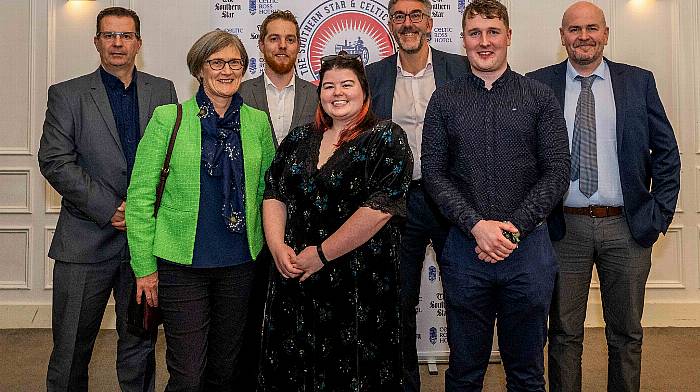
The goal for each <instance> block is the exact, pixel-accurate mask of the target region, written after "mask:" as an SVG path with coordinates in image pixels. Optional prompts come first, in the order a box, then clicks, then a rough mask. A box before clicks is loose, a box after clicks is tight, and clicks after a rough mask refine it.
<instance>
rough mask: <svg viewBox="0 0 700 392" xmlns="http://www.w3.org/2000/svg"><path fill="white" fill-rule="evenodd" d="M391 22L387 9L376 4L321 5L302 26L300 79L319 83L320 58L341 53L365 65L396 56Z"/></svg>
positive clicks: (371, 1) (369, 0)
mask: <svg viewBox="0 0 700 392" xmlns="http://www.w3.org/2000/svg"><path fill="white" fill-rule="evenodd" d="M388 18H389V13H388V11H387V9H386V6H384V5H382V4H380V3H379V2H377V1H375V0H362V1H341V2H338V1H326V2H324V3H322V4H321V5H319V6H318V7H316V8H315V9H314V10H313V11H311V12H310V13H309V14H308V15H307V16H306V18H304V21H303V22H302V23H301V25H300V26H299V28H300V30H301V36H300V48H299V49H300V51H299V57H300V58H299V61H298V63H297V71H298V73H299V75H300V76H301V77H303V78H306V79H313V80H318V77H319V75H318V73H319V71H320V69H321V58H322V57H324V56H328V55H333V54H338V52H340V51H341V50H344V51H346V52H347V53H349V54H354V55H358V56H359V57H360V59H362V62H363V63H364V64H365V65H367V64H369V63H371V62H374V61H378V60H381V59H383V58H384V57H387V56H390V55H392V54H394V51H395V46H394V41H393V40H392V37H391V33H390V32H389V29H388V27H387V20H388ZM309 76H310V77H309Z"/></svg>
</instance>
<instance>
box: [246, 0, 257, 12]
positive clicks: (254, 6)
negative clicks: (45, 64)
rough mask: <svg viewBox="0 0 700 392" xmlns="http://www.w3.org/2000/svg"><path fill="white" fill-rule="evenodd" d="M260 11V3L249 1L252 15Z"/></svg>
mask: <svg viewBox="0 0 700 392" xmlns="http://www.w3.org/2000/svg"><path fill="white" fill-rule="evenodd" d="M257 9H258V2H257V0H249V1H248V12H250V14H251V15H255V11H257Z"/></svg>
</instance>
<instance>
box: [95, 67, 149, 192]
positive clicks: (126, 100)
mask: <svg viewBox="0 0 700 392" xmlns="http://www.w3.org/2000/svg"><path fill="white" fill-rule="evenodd" d="M100 76H101V77H102V84H104V86H105V89H106V90H107V98H109V106H110V107H111V108H112V114H113V115H114V122H115V123H116V125H117V131H118V132H119V139H120V140H119V141H120V142H121V144H122V151H123V152H124V158H125V159H126V173H127V177H126V178H127V181H129V180H131V171H132V170H133V168H134V160H135V159H136V147H138V145H139V141H140V140H141V131H140V130H139V99H138V92H137V91H136V68H134V73H133V76H132V78H131V83H130V84H129V87H126V88H125V87H124V83H122V81H121V80H119V78H117V77H116V76H114V75H112V74H110V73H109V72H107V71H105V70H104V69H103V68H102V67H100Z"/></svg>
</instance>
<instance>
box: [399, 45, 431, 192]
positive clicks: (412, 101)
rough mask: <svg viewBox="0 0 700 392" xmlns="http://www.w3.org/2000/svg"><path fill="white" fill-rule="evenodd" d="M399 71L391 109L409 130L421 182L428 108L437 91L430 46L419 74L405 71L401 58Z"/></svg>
mask: <svg viewBox="0 0 700 392" xmlns="http://www.w3.org/2000/svg"><path fill="white" fill-rule="evenodd" d="M396 68H397V70H396V88H395V89H394V103H393V105H392V107H391V119H392V120H393V121H394V122H395V123H396V124H398V125H400V126H401V128H403V130H404V131H406V135H407V136H408V145H409V146H410V147H411V152H412V153H413V179H414V180H417V179H419V178H421V172H420V154H421V139H422V138H423V120H424V119H425V109H426V108H427V107H428V102H429V101H430V97H431V96H432V95H433V91H435V74H434V73H433V52H432V50H431V49H430V47H428V63H427V64H426V66H425V68H423V69H422V70H420V71H418V73H416V74H415V75H413V74H411V73H409V72H407V71H404V70H403V69H402V68H401V58H400V57H399V58H397V61H396Z"/></svg>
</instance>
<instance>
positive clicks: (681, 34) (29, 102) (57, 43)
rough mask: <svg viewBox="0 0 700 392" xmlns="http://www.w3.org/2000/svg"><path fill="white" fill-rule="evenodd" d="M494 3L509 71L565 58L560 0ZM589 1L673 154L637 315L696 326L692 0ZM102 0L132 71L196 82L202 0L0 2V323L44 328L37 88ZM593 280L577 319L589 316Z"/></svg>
mask: <svg viewBox="0 0 700 392" xmlns="http://www.w3.org/2000/svg"><path fill="white" fill-rule="evenodd" d="M238 1H240V2H244V1H245V0H238ZM285 1H290V2H291V1H297V0H279V5H280V7H281V8H284V3H285ZM317 1H320V0H317ZM454 1H455V3H456V0H454ZM505 3H506V4H507V5H509V6H510V14H511V25H512V28H513V45H512V47H511V50H510V63H511V66H512V67H513V69H514V70H516V71H518V72H526V71H529V70H532V69H535V68H538V67H541V66H544V65H547V64H551V63H554V62H558V61H560V60H562V59H563V58H564V57H565V52H564V50H563V48H562V47H561V45H560V43H559V37H558V32H557V27H558V25H559V24H560V20H561V14H562V12H563V10H564V9H565V8H566V7H567V6H568V5H569V4H570V3H571V2H570V1H564V0H551V1H544V0H538V1H522V0H518V1H506V2H505ZM596 3H598V4H599V5H600V6H601V7H602V8H603V9H604V10H605V12H606V15H607V18H608V25H609V26H610V28H611V40H610V44H609V46H608V49H607V53H606V55H607V56H608V57H609V58H611V59H612V60H616V61H621V62H628V63H631V64H635V65H639V66H642V67H644V68H648V69H651V70H653V71H654V73H655V75H656V81H657V85H658V88H659V90H660V93H661V97H662V100H663V102H664V104H665V106H666V110H667V112H668V114H669V117H670V118H671V122H672V123H673V126H674V129H675V131H676V136H677V138H678V141H679V144H680V148H681V154H682V162H683V172H682V189H681V197H680V201H679V205H678V212H677V214H676V218H675V220H674V222H673V225H672V227H671V230H670V231H669V233H668V235H667V236H666V237H665V238H663V239H662V240H661V241H660V242H659V243H657V245H656V247H655V249H654V252H653V267H652V272H651V276H650V278H649V282H648V284H647V307H646V312H645V318H644V324H645V325H647V326H666V325H674V326H700V263H699V261H698V260H699V255H700V216H699V213H700V198H698V192H700V189H698V186H699V185H700V155H699V154H700V138H698V137H696V135H698V131H700V110H699V109H698V106H699V104H700V0H629V1H628V0H607V1H596ZM113 5H119V6H124V7H129V8H132V9H134V10H136V11H137V12H138V13H139V16H140V17H141V22H142V27H141V31H142V35H143V41H144V45H143V48H142V51H141V54H140V56H139V58H138V62H137V66H138V67H139V69H141V70H144V71H146V72H149V73H153V74H156V75H160V76H164V77H167V78H169V79H171V80H173V81H174V82H175V85H176V88H177V91H178V94H179V96H180V98H181V99H184V98H188V97H189V96H190V95H191V94H192V93H193V92H194V89H195V87H196V86H195V83H194V81H193V78H192V77H191V76H189V74H188V72H187V67H186V64H185V55H186V53H187V50H188V49H189V47H190V45H191V44H192V43H193V42H194V40H195V39H196V38H197V37H199V36H200V35H201V34H202V33H204V32H205V31H207V30H208V29H209V14H208V5H209V1H208V0H128V1H127V0H111V1H106V0H102V1H84V2H83V1H71V2H67V1H65V0H3V1H1V2H0V36H2V37H3V39H2V40H0V53H2V56H0V70H1V71H2V72H0V86H2V88H0V102H2V104H1V105H0V328H7V327H50V304H51V266H52V261H51V260H50V259H48V258H47V257H46V252H47V249H48V245H49V243H50V240H51V235H52V230H53V227H54V226H55V224H56V219H57V211H58V205H59V204H58V203H59V201H60V198H59V197H58V196H57V195H56V194H55V193H54V192H53V191H52V190H51V189H50V187H48V186H47V185H46V182H45V181H44V179H43V178H42V177H41V174H40V173H39V169H38V166H37V163H36V151H37V149H38V142H39V138H40V136H41V126H42V123H43V120H44V112H45V110H46V91H47V88H48V86H49V85H51V84H53V83H55V82H58V81H62V80H65V79H68V78H71V77H74V76H78V75H81V74H84V73H87V72H90V71H93V70H94V69H95V68H96V67H97V65H98V64H99V59H98V56H97V52H96V51H95V49H94V46H93V44H92V37H93V35H94V31H95V30H94V29H95V26H94V24H95V16H96V15H97V13H98V12H99V10H100V9H102V8H104V7H108V6H113ZM245 17H253V18H261V17H260V16H248V15H246V16H245ZM457 23H458V22H457ZM593 286H594V289H593V290H592V294H591V299H590V305H591V306H589V318H588V324H589V325H600V324H601V316H600V298H599V294H598V291H597V288H596V287H595V286H596V285H595V283H594V284H593ZM109 322H110V321H109V320H108V321H107V323H108V324H109Z"/></svg>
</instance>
